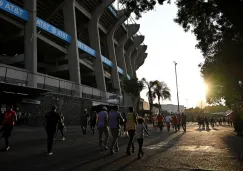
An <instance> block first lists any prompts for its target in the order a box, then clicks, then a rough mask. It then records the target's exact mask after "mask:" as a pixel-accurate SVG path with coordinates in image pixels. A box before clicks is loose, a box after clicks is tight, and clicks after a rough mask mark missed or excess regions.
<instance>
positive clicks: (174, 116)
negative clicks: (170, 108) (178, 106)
mask: <svg viewBox="0 0 243 171" xmlns="http://www.w3.org/2000/svg"><path fill="white" fill-rule="evenodd" d="M177 121H178V120H177V117H176V114H174V115H173V116H172V124H173V128H174V130H175V132H177Z"/></svg>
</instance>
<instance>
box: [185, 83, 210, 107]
mask: <svg viewBox="0 0 243 171" xmlns="http://www.w3.org/2000/svg"><path fill="white" fill-rule="evenodd" d="M206 92H207V85H206V84H205V83H204V82H203V81H202V82H194V83H193V85H191V86H190V93H189V96H190V97H189V100H190V101H191V102H193V103H194V104H195V105H198V104H200V103H201V102H203V104H204V105H205V104H206Z"/></svg>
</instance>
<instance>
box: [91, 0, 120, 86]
mask: <svg viewBox="0 0 243 171" xmlns="http://www.w3.org/2000/svg"><path fill="white" fill-rule="evenodd" d="M114 1H115V0H105V1H102V3H101V4H99V6H98V7H96V8H95V9H94V10H93V11H92V14H91V16H92V17H91V20H90V21H89V39H90V46H91V48H93V49H94V50H95V51H96V60H95V77H96V83H97V86H98V88H99V89H100V90H102V91H106V84H105V77H104V69H103V63H102V57H101V47H100V35H99V27H98V23H99V19H100V16H101V15H102V13H103V12H104V10H105V9H106V8H107V7H109V5H111V4H112V3H113V2H114Z"/></svg>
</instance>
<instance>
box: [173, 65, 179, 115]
mask: <svg viewBox="0 0 243 171" xmlns="http://www.w3.org/2000/svg"><path fill="white" fill-rule="evenodd" d="M174 64H175V77H176V91H177V103H178V113H180V103H179V93H178V82H177V70H176V66H177V62H176V61H174Z"/></svg>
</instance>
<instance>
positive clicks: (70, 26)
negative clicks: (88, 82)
mask: <svg viewBox="0 0 243 171" xmlns="http://www.w3.org/2000/svg"><path fill="white" fill-rule="evenodd" d="M63 15H64V27H65V32H67V33H68V34H69V35H70V36H71V37H72V39H71V43H70V45H69V46H68V48H67V52H68V53H67V58H68V67H69V77H70V80H71V81H73V82H75V83H76V84H77V85H76V86H75V87H74V92H75V95H77V96H81V94H82V93H81V92H80V87H79V86H78V85H80V84H81V76H80V66H79V51H78V42H77V27H76V14H75V0H69V1H66V3H65V4H64V6H63Z"/></svg>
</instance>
